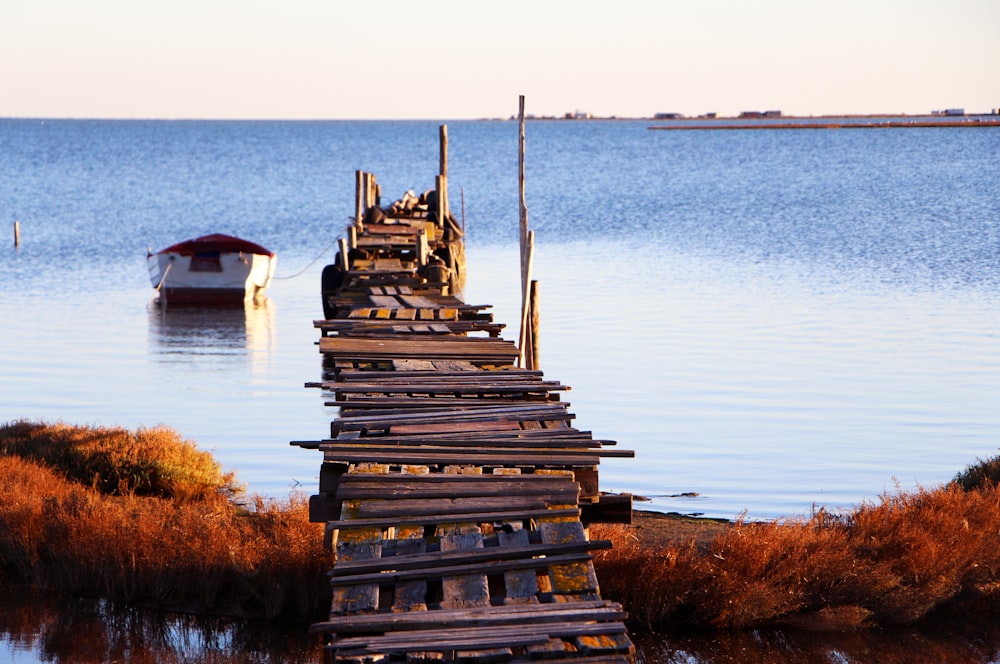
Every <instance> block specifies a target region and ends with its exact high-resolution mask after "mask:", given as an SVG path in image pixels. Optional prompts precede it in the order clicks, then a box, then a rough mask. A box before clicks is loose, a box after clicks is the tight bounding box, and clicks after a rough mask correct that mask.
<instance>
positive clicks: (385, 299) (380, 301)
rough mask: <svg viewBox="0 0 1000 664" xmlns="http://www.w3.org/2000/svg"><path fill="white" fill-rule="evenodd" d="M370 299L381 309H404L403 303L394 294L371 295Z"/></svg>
mask: <svg viewBox="0 0 1000 664" xmlns="http://www.w3.org/2000/svg"><path fill="white" fill-rule="evenodd" d="M368 299H369V300H371V303H372V304H373V305H374V306H376V307H378V308H379V309H402V308H403V304H402V303H401V302H400V301H399V300H398V299H396V296H394V295H374V294H372V295H369V296H368Z"/></svg>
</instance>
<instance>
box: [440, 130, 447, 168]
mask: <svg viewBox="0 0 1000 664" xmlns="http://www.w3.org/2000/svg"><path fill="white" fill-rule="evenodd" d="M438 134H439V135H440V137H441V166H440V168H439V169H438V174H439V175H443V176H445V177H448V125H441V128H440V129H439V130H438Z"/></svg>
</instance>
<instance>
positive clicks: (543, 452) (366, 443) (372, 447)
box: [319, 436, 635, 466]
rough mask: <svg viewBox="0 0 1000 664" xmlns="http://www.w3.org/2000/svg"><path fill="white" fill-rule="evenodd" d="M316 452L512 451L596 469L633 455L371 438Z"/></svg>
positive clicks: (323, 446)
mask: <svg viewBox="0 0 1000 664" xmlns="http://www.w3.org/2000/svg"><path fill="white" fill-rule="evenodd" d="M452 442H454V441H452ZM319 449H320V451H322V452H329V453H330V454H331V455H333V454H335V453H340V452H352V453H353V452H359V451H365V452H371V453H373V454H374V453H376V452H384V453H387V454H391V453H398V454H401V455H407V454H425V453H426V454H453V455H464V456H467V457H476V456H490V457H495V456H497V455H509V454H511V452H512V450H516V451H517V454H521V455H525V456H531V457H532V458H538V459H540V458H543V457H545V456H552V457H562V458H569V456H570V455H572V456H573V458H575V459H577V461H576V463H577V465H586V466H592V465H597V464H598V463H600V461H599V460H600V458H601V457H618V458H631V457H632V456H634V454H635V453H634V452H633V451H632V450H604V449H599V448H573V447H569V446H567V447H563V446H554V447H543V446H539V447H528V446H518V445H508V446H501V445H498V446H486V445H482V444H476V445H454V444H452V445H437V444H433V443H431V444H426V445H404V444H402V443H396V444H389V445H382V444H380V443H379V441H378V437H377V436H375V437H371V438H360V439H358V440H357V441H346V442H339V441H335V442H328V443H320V446H319ZM522 465H523V464H522Z"/></svg>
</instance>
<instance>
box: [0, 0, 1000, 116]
mask: <svg viewBox="0 0 1000 664" xmlns="http://www.w3.org/2000/svg"><path fill="white" fill-rule="evenodd" d="M520 95H524V96H525V106H526V112H527V113H528V114H531V115H543V116H544V115H558V116H561V115H563V114H565V113H569V112H577V111H579V112H585V113H591V114H593V115H595V116H602V117H607V116H617V117H649V116H652V115H654V114H655V113H668V112H670V113H682V114H685V115H699V114H702V113H707V112H715V113H718V114H720V115H736V114H738V113H739V112H741V111H745V110H781V111H782V112H783V113H784V114H786V115H823V114H847V113H862V114H863V113H907V114H920V113H928V112H930V111H932V110H939V109H945V108H964V109H965V110H966V111H967V112H970V113H971V112H977V113H978V112H990V110H991V109H994V108H1000V0H947V1H943V0H840V1H837V2H833V1H830V0H771V1H762V0H604V1H602V2H595V1H592V0H508V1H506V2H497V1H493V2H482V1H477V0H424V1H417V0H410V1H409V2H405V1H403V0H353V1H351V2H348V1H346V0H280V1H278V0H169V1H164V0H0V117H32V118H165V119H173V118H205V119H215V118H220V119H243V118H249V119H437V120H447V119H465V118H469V119H475V118H506V117H511V116H514V115H516V114H517V111H518V97H519V96H520Z"/></svg>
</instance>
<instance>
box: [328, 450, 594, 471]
mask: <svg viewBox="0 0 1000 664" xmlns="http://www.w3.org/2000/svg"><path fill="white" fill-rule="evenodd" d="M323 458H324V460H325V461H333V462H337V461H346V462H349V463H363V462H370V463H390V464H399V463H409V464H422V465H428V466H431V465H442V464H447V465H454V464H476V465H483V466H512V467H521V466H543V467H544V466H567V467H569V466H579V467H592V466H596V465H598V464H599V463H600V457H598V456H597V455H594V454H572V453H569V452H566V453H564V454H521V453H519V452H517V453H514V452H511V451H509V450H508V451H507V452H506V453H490V454H482V455H470V454H463V453H461V452H455V451H439V452H399V451H395V450H393V449H391V448H388V449H359V450H342V449H338V450H331V451H327V452H324V455H323Z"/></svg>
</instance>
